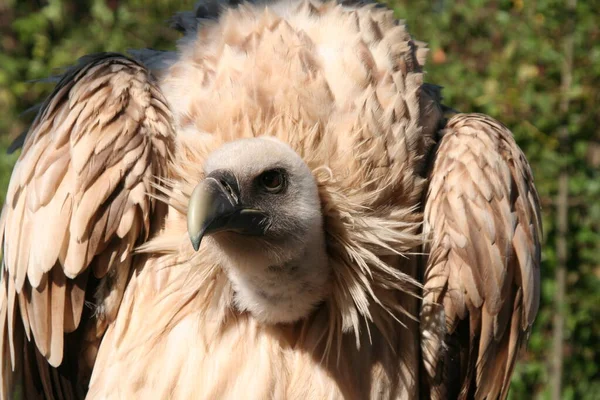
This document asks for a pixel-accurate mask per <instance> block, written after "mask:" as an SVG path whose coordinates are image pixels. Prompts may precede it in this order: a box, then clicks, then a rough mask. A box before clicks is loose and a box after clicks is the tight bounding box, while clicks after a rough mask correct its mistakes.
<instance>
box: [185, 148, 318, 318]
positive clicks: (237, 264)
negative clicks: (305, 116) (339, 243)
mask: <svg viewBox="0 0 600 400" xmlns="http://www.w3.org/2000/svg"><path fill="white" fill-rule="evenodd" d="M204 176H205V177H204V179H203V180H202V181H201V182H199V183H198V185H197V186H196V188H195V189H194V191H193V193H192V195H191V196H190V200H189V204H188V215H187V225H188V233H189V236H190V239H191V242H192V245H193V247H194V249H195V250H198V249H199V248H200V246H206V251H209V252H211V253H212V254H213V255H217V257H218V258H219V261H220V264H221V265H222V266H223V268H224V270H225V272H226V273H227V274H228V277H229V279H230V281H231V282H232V284H233V288H234V290H235V292H236V299H235V300H236V303H237V306H238V308H240V309H242V310H247V311H250V312H251V313H252V314H253V315H254V316H255V317H257V318H258V319H260V320H263V321H264V322H272V323H277V322H292V321H295V320H298V319H300V318H302V317H305V316H306V315H307V314H308V313H309V312H310V310H311V309H313V308H314V306H315V305H316V304H317V303H318V302H319V301H320V300H322V299H323V297H324V294H325V291H326V282H327V280H328V271H329V270H328V263H327V257H326V251H325V234H324V230H323V216H322V213H321V205H320V200H319V193H318V187H317V183H316V181H315V179H314V177H313V175H312V173H311V170H310V169H309V167H308V166H307V165H306V163H305V162H304V161H303V160H302V158H301V157H300V156H299V155H298V154H297V153H296V152H295V151H294V150H292V149H291V148H290V147H289V146H288V145H287V144H285V143H283V142H281V141H279V140H277V139H275V138H271V137H259V138H252V139H242V140H237V141H234V142H230V143H227V144H225V145H223V146H221V147H220V148H218V149H217V150H215V151H213V152H212V153H211V154H210V155H209V156H208V157H207V159H206V161H205V164H204Z"/></svg>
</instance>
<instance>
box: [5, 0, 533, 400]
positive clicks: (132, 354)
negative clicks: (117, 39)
mask: <svg viewBox="0 0 600 400" xmlns="http://www.w3.org/2000/svg"><path fill="white" fill-rule="evenodd" d="M221 7H222V5H221V4H216V3H214V4H212V3H210V4H209V5H206V4H204V5H203V6H201V7H199V8H198V9H197V11H196V13H195V14H194V12H191V13H182V14H178V15H177V16H176V17H175V19H174V21H175V25H176V27H178V28H180V29H181V30H183V31H185V35H184V37H183V38H182V39H181V41H180V42H179V44H178V50H177V52H172V53H171V52H153V51H151V50H143V51H139V52H136V53H135V56H136V59H135V60H134V59H132V58H128V57H125V56H123V55H119V54H99V55H94V56H89V57H86V58H84V59H82V60H80V62H79V63H78V64H77V65H76V66H74V67H72V68H70V69H69V70H68V71H67V72H66V73H65V74H64V75H63V76H62V78H61V79H60V81H59V82H58V84H57V86H56V88H55V89H54V92H53V93H52V94H51V95H50V97H49V98H48V99H47V100H46V102H45V103H44V104H43V106H42V107H41V109H40V111H39V113H38V115H37V117H36V119H35V121H34V122H33V124H32V126H31V128H30V129H29V132H28V135H27V137H26V139H25V141H24V144H23V149H22V153H21V155H20V157H19V160H18V162H17V164H16V166H15V168H14V171H13V174H12V177H11V180H10V186H9V189H8V194H7V200H6V204H5V206H4V208H3V212H2V219H1V221H2V225H1V226H2V228H1V232H2V235H3V239H2V240H3V265H2V282H1V285H0V346H1V357H2V359H1V375H0V383H1V385H0V389H1V392H0V397H1V398H2V399H12V398H27V399H35V398H48V399H71V398H82V397H86V396H87V398H90V399H107V398H111V399H112V398H118V399H134V398H140V399H141V398H143V399H149V398H156V399H242V398H253V399H334V398H347V399H367V398H371V399H392V398H394V399H417V398H436V399H453V398H477V399H483V398H487V399H496V398H505V397H506V395H507V392H508V389H509V382H510V377H511V373H512V371H513V367H514V365H515V360H516V358H517V355H518V351H519V349H520V348H521V347H522V345H523V344H524V342H525V341H526V338H527V335H528V332H529V330H530V328H531V325H532V323H533V321H534V318H535V316H536V312H537V309H538V302H539V265H540V235H541V227H540V208H539V202H538V198H537V194H536V190H535V188H534V185H533V179H532V174H531V170H530V167H529V165H528V162H527V160H526V159H525V157H524V155H523V153H522V152H521V151H520V150H519V148H518V147H517V145H516V144H515V141H514V139H513V137H512V134H511V132H510V131H509V130H508V129H507V128H506V127H504V126H503V125H501V124H500V123H499V122H497V121H495V120H493V119H492V118H490V117H488V116H485V115H479V114H454V115H452V116H451V115H449V114H447V113H445V110H446V109H445V108H444V107H442V106H441V103H440V91H439V88H438V87H437V86H433V85H429V84H425V83H424V82H423V66H424V59H425V54H426V48H425V47H424V44H423V43H421V42H417V41H415V40H413V39H412V38H411V37H410V35H409V34H408V33H407V30H406V28H405V26H403V25H402V24H401V23H398V22H397V21H396V20H395V19H394V17H393V13H392V11H390V10H387V9H385V8H380V7H377V6H375V5H373V4H365V3H362V2H354V3H351V2H347V3H343V4H335V3H321V2H319V1H305V2H297V1H289V0H284V1H278V2H273V3H270V4H265V3H264V2H260V3H256V4H248V3H244V4H239V5H238V4H229V5H226V6H223V7H222V8H221Z"/></svg>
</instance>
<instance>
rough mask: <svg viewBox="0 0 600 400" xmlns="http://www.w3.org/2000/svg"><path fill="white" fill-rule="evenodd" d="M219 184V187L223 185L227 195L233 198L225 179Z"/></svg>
mask: <svg viewBox="0 0 600 400" xmlns="http://www.w3.org/2000/svg"><path fill="white" fill-rule="evenodd" d="M219 182H220V183H221V185H223V187H224V188H225V190H227V193H229V195H231V196H233V190H231V186H229V183H227V181H226V180H225V179H221V180H220V181H219Z"/></svg>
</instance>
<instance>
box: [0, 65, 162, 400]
mask: <svg viewBox="0 0 600 400" xmlns="http://www.w3.org/2000/svg"><path fill="white" fill-rule="evenodd" d="M172 140H173V135H172V127H171V115H170V113H169V111H168V106H167V105H166V101H165V100H164V98H163V96H162V94H161V93H160V91H159V89H158V87H157V85H156V84H155V83H154V81H153V78H152V76H151V75H150V73H149V72H148V71H147V70H146V69H145V68H144V67H143V66H141V65H140V64H138V63H136V62H135V61H132V60H130V59H128V58H126V57H123V56H120V55H117V54H100V55H96V56H92V57H88V58H86V59H84V60H82V61H81V62H80V64H79V65H78V66H76V67H74V68H72V69H71V70H70V71H68V72H67V73H66V74H65V76H63V78H62V79H61V81H60V82H59V83H58V85H57V86H56V88H55V90H54V92H53V93H52V94H51V96H50V97H49V98H48V100H47V101H46V102H45V103H44V105H43V106H42V108H41V110H40V112H39V114H38V116H37V118H36V120H35V121H34V123H33V124H32V127H31V129H30V132H29V134H28V136H27V138H26V139H25V143H24V148H23V152H22V154H21V156H20V157H19V160H18V161H17V164H16V166H15V168H14V171H13V174H12V177H11V181H10V185H9V189H8V195H7V198H6V204H5V207H4V209H3V214H2V218H1V219H0V222H1V226H0V235H3V238H4V240H3V254H4V258H3V264H2V274H3V278H2V279H3V282H2V286H1V287H2V293H1V295H0V328H1V330H0V346H1V347H0V353H1V358H2V360H3V361H2V371H1V376H0V383H1V385H0V389H1V390H0V398H2V399H4V398H10V397H11V395H10V394H11V393H12V391H13V390H16V389H15V388H16V386H15V385H17V383H16V382H14V380H15V379H24V378H27V379H34V380H35V379H37V378H39V379H40V381H41V382H40V385H39V387H38V389H40V390H42V391H43V392H44V393H45V396H47V397H49V398H51V397H53V396H54V397H59V398H61V397H63V396H64V395H65V393H67V392H71V389H70V388H68V387H66V386H65V377H64V376H63V375H61V373H60V372H58V371H59V370H55V369H53V368H50V367H49V366H48V365H47V364H48V363H49V364H50V365H51V366H54V367H57V366H59V365H61V363H63V354H66V353H65V351H64V349H65V346H66V343H65V340H64V339H65V337H64V334H65V333H70V332H73V331H75V330H76V329H77V328H78V326H79V325H80V321H81V318H82V311H83V304H84V302H85V301H92V302H93V303H95V306H96V307H97V308H96V310H95V312H94V313H93V316H92V318H95V319H97V320H98V322H97V323H98V326H103V327H106V325H107V324H108V323H109V322H110V320H111V318H114V316H115V315H116V312H117V309H118V306H119V304H120V300H121V296H122V293H123V290H124V287H125V284H124V283H125V282H126V280H127V277H128V275H129V269H130V267H131V265H132V260H131V257H132V256H131V250H132V248H133V247H134V246H135V245H136V244H137V243H139V241H140V240H144V239H145V238H147V236H148V234H149V232H148V229H147V227H148V226H151V225H150V224H151V223H150V221H149V220H148V219H149V218H150V215H151V211H152V209H153V200H151V198H150V197H148V196H146V194H147V193H150V192H151V191H152V188H151V183H152V181H153V179H154V178H155V176H164V174H165V171H166V165H167V158H168V155H169V153H170V148H171V146H172ZM145 227H146V228H145ZM122 256H123V257H122ZM94 259H96V260H97V261H96V262H95V263H94ZM115 260H118V261H115ZM92 264H94V268H93V272H94V273H93V275H91V276H93V279H90V278H89V277H90V274H89V269H88V268H89V267H90V265H92ZM92 282H94V284H93V285H92ZM90 285H91V286H90ZM92 286H93V287H92ZM92 290H94V292H95V293H91V291H92ZM86 292H87V294H86ZM16 325H19V326H18V328H19V329H16V328H17V327H16ZM93 325H95V324H93ZM101 333H102V332H96V334H97V335H98V334H101ZM19 334H20V335H22V336H26V337H27V339H29V338H30V336H32V337H31V339H33V341H34V342H35V344H36V347H37V348H36V349H34V351H33V352H30V350H27V348H25V349H23V348H17V347H16V343H27V342H28V341H27V340H23V338H22V337H21V338H17V337H16V335H19ZM27 355H29V356H27ZM6 360H11V362H10V363H9V362H7V361H6ZM27 360H28V361H27ZM40 360H41V361H40ZM24 363H29V364H27V365H25V364H24ZM36 364H37V368H38V371H33V372H32V371H25V374H24V375H23V377H21V378H15V376H14V374H12V373H10V372H9V370H7V368H8V369H10V368H12V367H13V366H14V367H15V368H16V369H17V371H18V370H19V368H26V369H27V368H28V366H33V365H36ZM28 377H29V378H28ZM31 377H34V378H31Z"/></svg>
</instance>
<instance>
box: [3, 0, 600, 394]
mask: <svg viewBox="0 0 600 400" xmlns="http://www.w3.org/2000/svg"><path fill="white" fill-rule="evenodd" d="M192 3H193V1H192V0H184V1H175V0H154V1H152V2H148V1H144V0H126V1H118V0H84V1H74V0H48V1H30V2H24V1H14V0H12V1H5V2H3V3H0V34H1V38H0V110H1V113H0V132H2V134H0V152H2V154H4V151H5V149H6V147H7V146H8V144H9V143H10V141H11V139H12V138H14V137H15V136H16V135H18V134H19V133H20V132H21V131H22V130H23V129H25V128H26V126H27V118H19V113H21V112H22V111H23V110H25V109H27V108H28V107H30V106H31V105H33V104H35V103H37V102H39V101H40V100H41V99H43V98H44V96H46V95H47V94H48V93H49V90H51V85H49V84H45V83H31V82H29V81H30V80H34V79H39V78H44V77H47V76H49V75H50V74H51V73H53V71H55V70H56V68H60V67H64V66H66V65H69V64H72V63H73V62H74V61H75V60H76V59H77V58H78V57H80V56H82V55H85V54H88V53H91V52H97V51H121V52H122V51H125V50H126V49H128V48H142V47H154V48H168V47H172V43H173V41H174V40H175V39H176V38H178V37H179V36H178V34H177V33H176V32H173V31H172V30H170V29H168V27H167V24H166V23H165V21H166V20H167V19H168V17H169V16H170V15H172V14H173V13H174V12H175V11H178V10H182V9H189V8H191V4H192ZM598 3H599V2H598V1H597V0H596V1H582V0H580V1H579V2H578V5H577V10H576V13H575V18H576V25H575V26H576V29H575V32H574V41H575V51H574V62H573V66H574V68H573V81H572V84H571V88H570V90H569V93H568V95H569V99H570V107H569V112H568V113H567V114H563V113H561V112H560V110H559V103H560V99H561V96H563V93H562V91H561V86H560V84H561V65H562V62H563V59H564V54H563V49H562V40H563V38H564V35H565V34H566V33H567V32H566V24H565V21H566V18H567V15H568V13H567V12H566V8H565V1H563V0H561V1H558V0H535V1H524V0H515V1H508V0H499V1H490V2H487V1H483V0H453V1H452V0H446V1H445V0H434V1H432V2H415V1H408V0H389V1H388V4H389V5H390V6H392V7H393V8H394V9H395V10H396V15H397V16H398V17H399V18H402V19H405V20H406V21H407V23H408V25H409V28H410V31H411V33H412V34H413V36H414V37H415V38H417V39H419V40H423V41H426V42H428V43H429V47H430V48H431V52H430V54H429V59H428V64H427V71H428V74H427V76H426V79H427V81H429V82H432V83H436V84H440V85H443V86H444V87H445V88H444V92H443V93H444V97H445V102H446V104H448V105H450V106H452V107H454V108H456V109H458V110H461V111H470V112H483V113H486V114H489V115H491V116H493V117H495V118H497V119H499V120H501V121H502V122H503V123H505V124H506V125H507V126H508V127H509V128H510V129H511V130H512V131H513V132H514V134H515V137H516V138H517V140H518V142H519V144H520V145H521V147H522V148H523V150H524V151H525V153H526V154H527V157H528V159H529V160H530V162H531V164H532V167H533V170H534V175H535V178H536V183H537V187H538V190H539V192H540V196H541V199H542V204H543V206H544V220H543V222H544V230H545V246H544V251H543V264H542V277H543V284H542V294H541V295H542V304H541V309H540V312H539V315H538V318H537V321H536V324H535V328H534V331H533V333H532V335H531V340H530V343H529V346H528V350H527V352H526V353H525V354H524V355H523V361H522V362H521V363H520V364H519V365H518V366H517V368H516V373H515V377H514V379H513V387H512V391H511V397H512V398H513V399H520V398H527V397H534V398H547V397H548V379H549V360H548V357H549V354H550V350H551V345H552V343H551V329H552V316H553V314H554V312H555V306H554V304H553V296H554V292H555V283H554V279H553V278H554V273H555V266H556V251H555V247H556V246H555V240H556V227H555V219H556V217H555V206H554V198H555V197H556V192H557V186H558V184H557V177H558V174H559V172H560V171H563V170H565V169H566V170H568V171H569V174H570V180H569V189H570V198H571V207H570V210H569V229H570V235H569V238H568V240H569V255H570V259H569V264H568V276H567V284H568V287H567V302H566V304H564V305H563V307H564V308H565V310H566V315H567V321H566V334H567V336H566V348H565V366H564V375H565V376H564V393H563V398H564V399H586V398H589V399H592V398H594V397H595V396H597V393H600V380H599V379H598V376H599V375H600V370H599V369H600V367H599V366H600V356H599V352H598V350H597V343H596V342H597V336H598V332H600V315H599V311H598V310H599V309H600V307H599V306H598V304H599V303H600V295H599V294H600V279H599V277H600V201H598V198H600V131H599V128H598V126H600V113H599V112H598V111H597V105H598V104H600V90H599V89H600V40H599V39H600V27H599V26H598V23H597V22H598V17H597V10H599V9H600V4H598ZM562 126H567V128H568V130H569V135H570V146H569V151H567V152H564V151H561V150H559V141H558V130H559V128H560V127H562ZM15 160H16V156H5V155H2V156H1V158H0V202H3V201H4V191H5V188H6V186H7V184H8V181H9V178H10V170H11V168H12V166H13V164H14V162H15Z"/></svg>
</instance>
